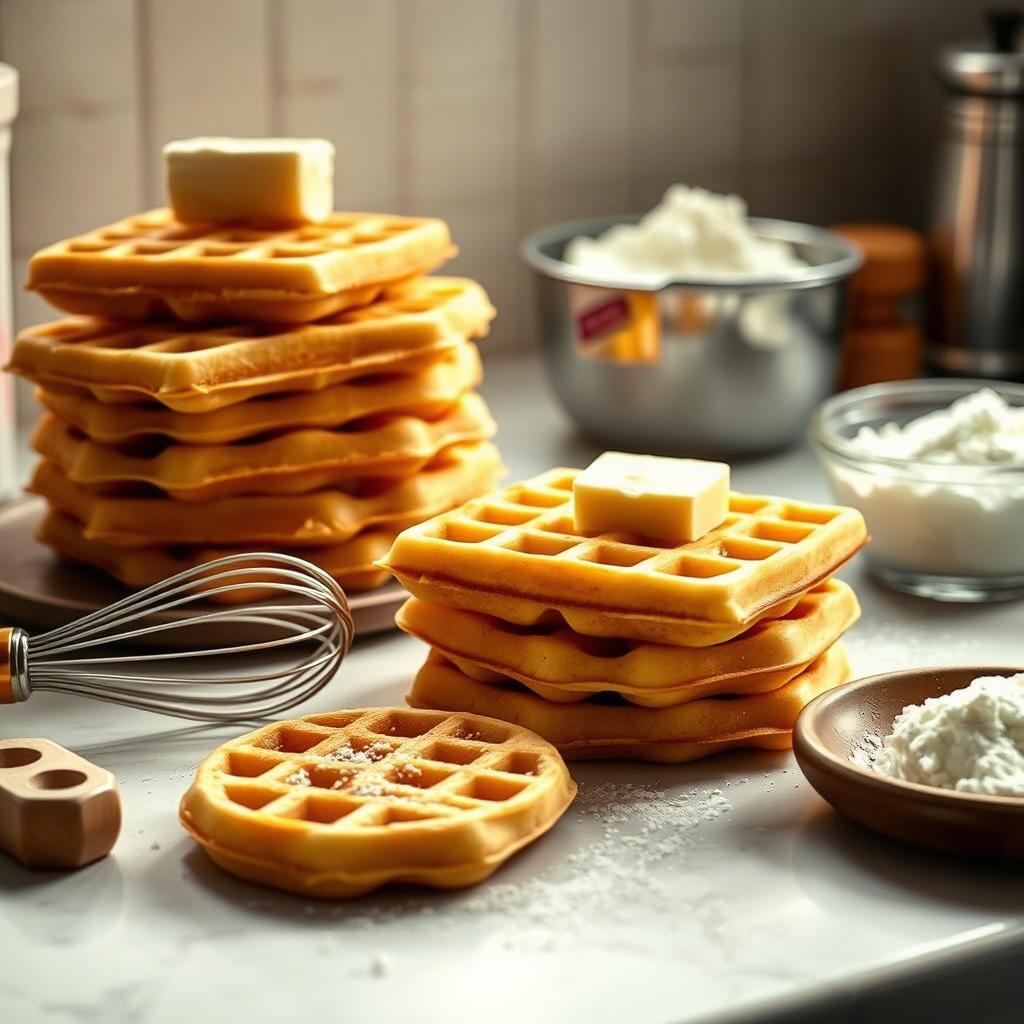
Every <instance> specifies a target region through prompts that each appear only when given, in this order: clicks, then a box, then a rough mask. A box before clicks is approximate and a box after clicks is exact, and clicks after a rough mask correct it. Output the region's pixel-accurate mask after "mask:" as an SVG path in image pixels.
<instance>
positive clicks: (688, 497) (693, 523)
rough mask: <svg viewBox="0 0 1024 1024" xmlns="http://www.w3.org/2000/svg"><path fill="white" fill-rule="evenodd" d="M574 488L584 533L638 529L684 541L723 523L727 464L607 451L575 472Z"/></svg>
mask: <svg viewBox="0 0 1024 1024" xmlns="http://www.w3.org/2000/svg"><path fill="white" fill-rule="evenodd" d="M572 494H573V508H574V510H575V519H576V529H577V530H579V531H581V532H582V533H619V532H625V533H636V534H639V535H640V536H641V537H648V538H650V539H651V540H659V541H663V542H669V543H673V544H682V543H685V542H687V541H692V540H697V539H699V538H700V537H703V536H704V534H706V533H709V532H710V531H711V530H713V529H714V528H715V527H716V526H720V525H721V524H722V521H723V520H724V519H725V517H726V514H727V513H728V511H729V467H728V466H727V465H726V464H725V463H724V462H703V461H700V460H698V459H668V458H662V457H660V456H657V455H627V454H626V453H625V452H605V453H604V454H603V455H599V456H598V457H597V458H596V459H595V460H594V461H593V462H592V463H591V464H590V466H588V467H587V468H586V469H585V470H583V472H582V473H580V474H579V475H578V476H577V477H576V479H575V480H574V481H573V485H572Z"/></svg>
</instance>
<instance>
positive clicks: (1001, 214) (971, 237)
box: [928, 12, 1024, 380]
mask: <svg viewBox="0 0 1024 1024" xmlns="http://www.w3.org/2000/svg"><path fill="white" fill-rule="evenodd" d="M990 21H991V23H992V30H993V39H992V41H991V42H990V43H988V44H979V45H974V46H962V47H955V48H951V49H947V50H945V51H944V52H943V53H942V54H941V56H940V59H939V64H938V70H939V75H940V78H941V80H942V82H943V84H944V85H945V87H946V89H947V91H948V99H947V116H946V133H945V139H944V142H943V146H942V151H941V155H940V164H939V175H938V192H937V197H936V204H935V208H934V211H933V220H932V226H931V232H930V250H931V258H932V272H933V278H932V309H931V317H930V321H931V322H930V325H929V326H930V330H929V334H930V337H931V347H930V351H929V354H928V358H929V361H930V362H931V364H932V365H933V366H934V367H935V368H936V369H938V370H940V371H943V372H946V373H950V374H956V375H964V376H972V377H991V378H1004V379H1007V378H1008V379H1017V380H1024V53H1022V52H1021V50H1020V49H1019V48H1018V44H1017V39H1018V36H1019V29H1020V22H1021V16H1020V14H1018V13H1016V12H993V14H992V15H991V16H990Z"/></svg>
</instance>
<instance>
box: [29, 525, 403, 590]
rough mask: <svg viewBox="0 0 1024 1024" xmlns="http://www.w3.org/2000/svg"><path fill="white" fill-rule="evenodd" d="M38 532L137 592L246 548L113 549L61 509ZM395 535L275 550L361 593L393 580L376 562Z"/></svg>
mask: <svg viewBox="0 0 1024 1024" xmlns="http://www.w3.org/2000/svg"><path fill="white" fill-rule="evenodd" d="M36 536H37V537H38V539H39V540H40V541H41V542H42V543H43V544H45V545H47V547H51V548H53V550H54V551H56V552H57V554H58V555H60V556H61V557H62V558H66V559H68V560H69V561H72V562H80V563H81V564H83V565H89V566H92V567H93V568H96V569H101V570H102V571H103V572H105V573H106V574H107V575H108V576H112V577H113V578H114V579H116V580H118V581H119V582H121V583H123V584H124V585H125V586H126V587H129V588H131V589H133V590H134V589H136V588H139V587H148V586H149V585H150V584H151V583H157V582H159V581H160V580H164V579H167V577H168V576H173V575H174V574H175V573H178V572H182V571H183V570H185V569H190V568H192V567H193V566H196V565H202V564H203V563H204V562H209V561H211V560H212V559H214V558H221V557H223V556H225V555H236V554H243V553H244V552H245V549H244V548H237V547H165V548H161V547H152V548H118V547H113V546H111V545H110V544H104V543H103V542H102V541H97V540H89V539H88V538H86V537H85V535H84V534H83V533H82V526H81V524H80V523H79V522H78V521H77V520H75V519H72V518H71V517H70V516H66V515H63V514H62V513H60V512H50V513H48V514H47V515H46V517H45V518H44V519H43V521H42V523H41V524H40V526H39V530H38V533H37V535H36ZM394 538H395V531H394V530H375V529H370V530H365V531H363V532H362V533H357V534H356V535H355V536H354V537H352V538H351V540H346V541H342V542H341V543H340V544H330V545H326V546H324V547H315V548H301V549H294V550H291V549H288V548H283V547H279V546H278V547H275V550H276V551H278V552H280V553H282V554H287V555H296V556H298V557H299V558H304V559H305V560H306V561H307V562H312V563H313V564H314V565H318V566H320V568H321V569H323V570H324V571H325V572H327V573H329V574H330V575H331V576H333V577H334V578H335V579H336V580H337V581H338V582H339V583H340V584H341V585H342V586H343V587H344V588H345V589H346V590H348V591H363V590H372V589H374V588H375V587H379V586H381V585H382V584H383V583H385V582H386V581H387V580H388V579H389V578H390V577H389V576H388V573H387V572H385V571H384V570H383V569H378V568H376V567H375V566H374V564H373V562H374V559H377V558H379V557H380V556H381V555H382V554H383V553H384V552H385V551H387V549H388V548H389V547H390V546H391V542H392V541H393V540H394ZM266 596H267V595H266V594H263V593H261V592H260V591H257V590H240V589H239V590H234V591H229V592H226V593H224V594H223V595H220V598H219V599H220V600H221V601H222V602H224V603H247V602H250V601H259V600H262V599H263V598H264V597H266Z"/></svg>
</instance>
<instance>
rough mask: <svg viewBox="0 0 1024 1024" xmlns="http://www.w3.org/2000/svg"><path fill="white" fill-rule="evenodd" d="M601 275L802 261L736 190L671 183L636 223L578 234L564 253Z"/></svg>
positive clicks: (770, 267)
mask: <svg viewBox="0 0 1024 1024" xmlns="http://www.w3.org/2000/svg"><path fill="white" fill-rule="evenodd" d="M563 258H564V259H565V261H566V262H567V263H572V264H574V265H576V266H578V267H580V268H581V269H584V270H586V271H588V272H592V273H594V274H596V275H598V276H602V275H608V276H611V277H622V276H627V275H628V276H633V277H640V278H642V277H644V276H645V275H656V276H664V275H666V274H670V275H672V276H674V277H686V276H687V275H690V274H768V273H774V272H776V271H780V270H790V269H792V268H793V267H802V266H804V265H805V264H804V261H803V260H802V259H800V257H799V256H797V254H796V253H795V252H794V251H793V247H792V246H791V245H787V244H786V243H785V242H779V241H775V240H773V239H768V238H760V237H759V236H758V235H757V234H755V233H754V230H753V228H752V227H751V226H750V224H749V223H748V221H747V204H746V202H745V201H744V200H743V199H742V198H740V196H737V195H719V194H718V193H715V192H709V191H708V190H707V189H703V188H690V187H688V186H686V185H672V186H670V188H669V189H668V191H667V192H666V193H665V195H664V197H663V198H662V200H661V202H660V203H659V204H658V205H657V206H655V207H654V209H652V210H649V211H648V212H647V213H646V214H644V216H643V217H642V218H641V219H640V221H639V222H638V223H636V224H616V225H614V226H613V227H611V228H609V229H608V230H607V231H605V232H604V233H603V234H601V235H599V236H598V237H597V238H591V237H589V236H588V235H578V236H577V237H576V238H573V239H572V240H571V241H570V242H569V244H568V245H567V246H566V248H565V254H564V257H563Z"/></svg>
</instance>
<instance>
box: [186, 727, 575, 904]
mask: <svg viewBox="0 0 1024 1024" xmlns="http://www.w3.org/2000/svg"><path fill="white" fill-rule="evenodd" d="M575 793H576V785H575V783H573V781H572V779H571V778H570V777H569V773H568V770H567V769H566V767H565V764H564V762H563V761H562V758H561V757H560V756H559V754H558V752H557V751H556V750H555V749H554V748H553V747H552V746H551V745H550V744H549V743H547V742H545V741H544V740H542V739H541V738H540V737H538V736H536V735H534V734H533V733H530V732H528V731H527V730H526V729H521V728H519V727H517V726H514V725H507V724H505V723H504V722H495V721H493V720H491V719H487V718H481V717H479V716H474V715H462V714H456V715H450V714H444V713H439V712H431V711H410V710H407V709H399V708H393V709H389V708H376V709H372V710H362V711H336V712H331V713H327V714H319V715H307V716H306V717H305V718H301V719H297V720H293V721H289V722H275V723H274V724H272V725H267V726H264V727H263V728H261V729H257V730H256V731H255V732H252V733H249V734H248V735H245V736H242V737H240V738H238V739H237V740H233V741H231V742H229V743H225V744H224V745H223V746H221V747H219V748H217V749H216V750H215V751H214V752H213V753H212V754H210V756H209V757H207V758H206V760H205V761H203V763H202V764H201V765H200V766H199V769H198V771H197V772H196V777H195V780H194V782H193V783H192V785H191V787H190V788H189V790H188V792H187V793H186V794H185V796H184V797H183V799H182V801H181V808H180V817H181V822H182V824H183V825H184V827H185V829H186V830H187V831H188V832H189V834H190V835H191V836H192V837H193V838H194V839H195V840H196V841H197V842H198V843H199V844H200V845H201V846H202V847H203V849H204V850H205V851H206V853H207V854H208V855H209V856H210V857H211V859H213V860H214V861H215V862H216V863H217V864H219V865H220V866H221V867H222V868H224V869H225V870H226V871H229V872H231V873H232V874H235V875H238V876H239V877H241V878H245V879H248V880H250V881H254V882H260V883H262V884H265V885H270V886H274V887H275V888H279V889H285V890H288V891H290V892H297V893H300V894H302V895H304V896H315V897H324V898H330V897H333V898H340V897H349V896H357V895H360V894H361V893H365V892H368V891H370V890H372V889H376V888H377V887H379V886H381V885H384V884H387V883H390V882H405V883H414V884H419V885H429V886H437V887H441V888H457V887H462V886H468V885H473V884H475V883H477V882H479V881H482V880H483V879H484V878H486V877H487V876H488V875H490V874H491V873H492V872H493V871H494V870H495V869H496V868H497V867H498V866H499V865H501V864H502V863H503V862H504V861H505V860H507V859H508V858H509V857H510V856H512V854H514V853H515V852H516V851H517V850H519V849H520V848H522V847H523V846H526V845H527V844H528V843H530V842H532V841H533V840H534V839H536V838H537V837H538V836H540V835H541V834H542V833H544V832H546V831H547V830H548V829H549V828H551V826H552V825H554V823H555V822H556V821H557V820H558V819H559V818H560V817H561V815H562V814H563V812H564V811H565V809H566V808H567V807H568V806H569V804H570V803H571V801H572V799H573V797H574V796H575Z"/></svg>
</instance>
